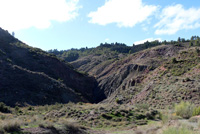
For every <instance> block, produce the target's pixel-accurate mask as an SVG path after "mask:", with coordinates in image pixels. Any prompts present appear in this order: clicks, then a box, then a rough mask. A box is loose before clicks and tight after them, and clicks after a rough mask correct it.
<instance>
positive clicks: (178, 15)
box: [154, 4, 200, 35]
mask: <svg viewBox="0 0 200 134" xmlns="http://www.w3.org/2000/svg"><path fill="white" fill-rule="evenodd" d="M160 18H161V20H160V21H159V22H158V23H157V24H156V25H155V26H154V27H155V28H157V30H156V31H155V34H157V35H161V34H168V35H171V34H175V33H176V32H178V31H179V30H184V29H186V30H187V29H195V28H199V27H200V8H199V9H196V8H190V9H184V8H183V6H182V5H181V4H177V5H173V6H169V7H166V8H164V9H163V10H162V13H161V15H160Z"/></svg>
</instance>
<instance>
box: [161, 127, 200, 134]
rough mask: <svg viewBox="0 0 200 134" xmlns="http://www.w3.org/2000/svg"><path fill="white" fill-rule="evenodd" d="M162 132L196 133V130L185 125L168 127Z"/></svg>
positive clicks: (171, 133)
mask: <svg viewBox="0 0 200 134" xmlns="http://www.w3.org/2000/svg"><path fill="white" fill-rule="evenodd" d="M163 134H197V133H196V132H194V131H192V130H189V129H188V128H186V127H180V128H177V127H169V128H167V129H166V130H164V131H163Z"/></svg>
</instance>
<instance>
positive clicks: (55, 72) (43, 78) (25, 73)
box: [0, 29, 96, 105]
mask: <svg viewBox="0 0 200 134" xmlns="http://www.w3.org/2000/svg"><path fill="white" fill-rule="evenodd" d="M0 64H1V67H0V78H1V81H0V102H4V103H6V104H7V105H15V104H17V105H25V104H31V105H40V104H53V103H56V102H59V103H66V102H69V101H72V102H79V101H84V102H88V101H89V102H93V101H94V100H93V92H94V91H93V90H95V88H96V81H95V79H94V78H93V77H88V76H86V75H84V74H81V73H79V72H77V71H75V70H74V69H73V67H72V66H71V65H70V64H68V63H66V62H64V61H62V60H60V59H58V58H56V57H55V56H53V55H51V54H48V53H47V52H44V51H42V50H40V49H38V48H32V47H29V46H27V45H26V44H24V43H23V42H21V41H19V40H17V39H16V38H14V37H13V36H11V35H10V34H9V33H8V32H6V31H4V30H3V29H0Z"/></svg>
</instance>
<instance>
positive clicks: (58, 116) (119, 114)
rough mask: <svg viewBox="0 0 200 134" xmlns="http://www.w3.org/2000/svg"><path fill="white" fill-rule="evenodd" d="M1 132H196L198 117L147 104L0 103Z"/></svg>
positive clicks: (173, 133)
mask: <svg viewBox="0 0 200 134" xmlns="http://www.w3.org/2000/svg"><path fill="white" fill-rule="evenodd" d="M0 111H2V112H0V133H2V134H4V133H16V134H24V133H28V134H30V133H34V134H36V133H39V134H40V133H41V134H47V133H48V134H88V133H91V134H93V133H97V134H106V133H124V134H129V133H130V134H133V133H135V134H145V133H148V134H151V133H152V134H156V133H158V134H162V133H163V134H193V133H194V134H196V133H199V132H200V131H199V130H200V129H199V128H200V123H199V119H200V118H198V116H195V117H192V118H190V120H185V119H183V118H182V117H180V116H177V115H176V113H174V111H173V110H164V111H160V112H159V110H155V109H152V108H149V107H148V106H147V105H145V104H138V105H135V106H131V105H118V104H113V105H110V104H85V103H78V104H74V103H69V104H55V105H45V106H27V107H22V108H20V107H15V108H10V107H7V106H5V105H3V104H2V103H1V104H0Z"/></svg>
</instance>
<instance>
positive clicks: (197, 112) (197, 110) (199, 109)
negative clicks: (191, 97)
mask: <svg viewBox="0 0 200 134" xmlns="http://www.w3.org/2000/svg"><path fill="white" fill-rule="evenodd" d="M192 115H193V116H196V115H200V107H195V108H194V110H193V114H192Z"/></svg>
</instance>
